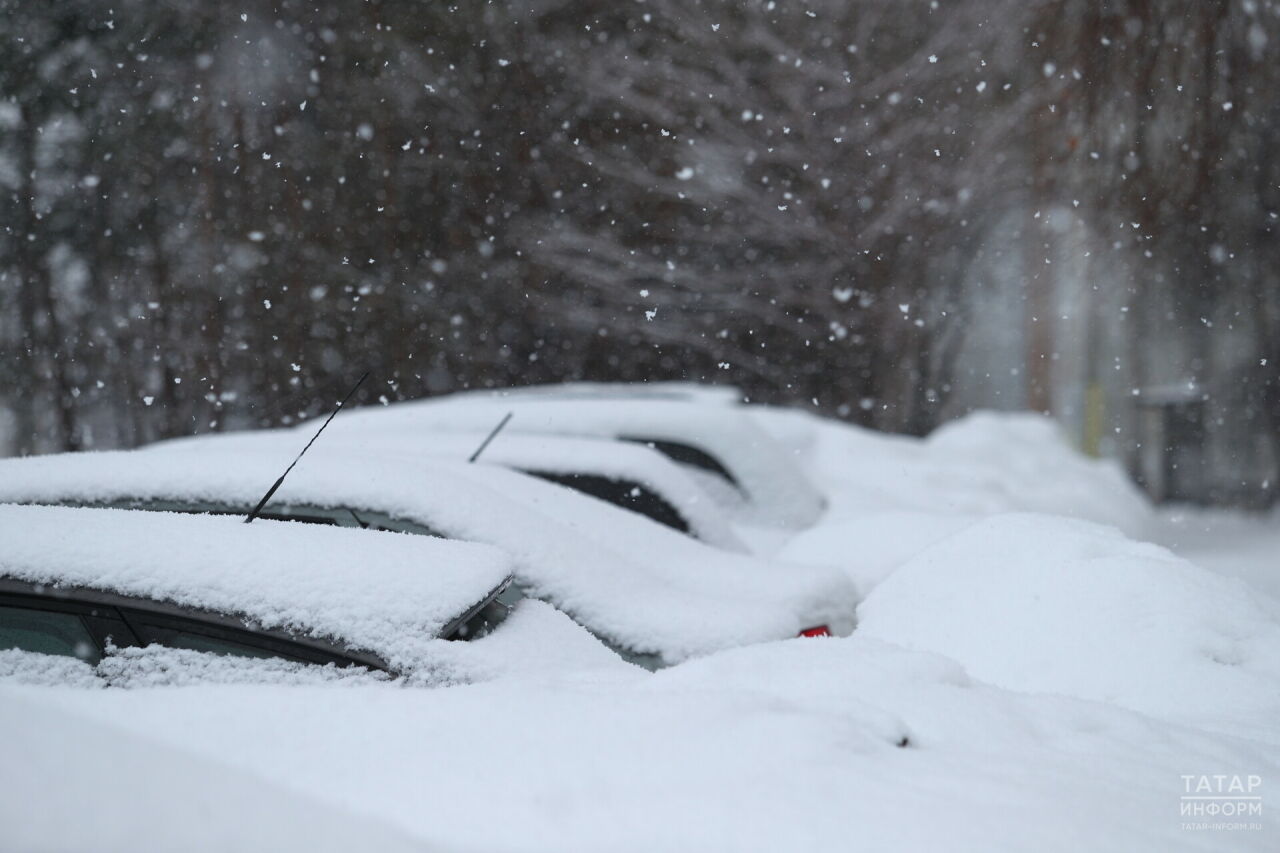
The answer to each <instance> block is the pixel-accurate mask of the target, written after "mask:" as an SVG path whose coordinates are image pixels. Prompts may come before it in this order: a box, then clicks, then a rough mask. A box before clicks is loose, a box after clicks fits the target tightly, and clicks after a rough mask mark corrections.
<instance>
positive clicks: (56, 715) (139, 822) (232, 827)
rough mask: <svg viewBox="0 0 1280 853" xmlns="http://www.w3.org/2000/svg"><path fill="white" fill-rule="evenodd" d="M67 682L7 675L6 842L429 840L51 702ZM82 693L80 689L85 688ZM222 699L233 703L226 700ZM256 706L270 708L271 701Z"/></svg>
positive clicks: (125, 845) (0, 704) (290, 846)
mask: <svg viewBox="0 0 1280 853" xmlns="http://www.w3.org/2000/svg"><path fill="white" fill-rule="evenodd" d="M97 692H99V693H101V692H105V691H97ZM70 693H71V691H66V690H63V691H33V690H31V689H26V690H22V689H15V688H11V687H5V686H3V685H0V732H3V733H4V760H3V761H0V849H4V850H6V851H41V853H82V851H86V850H95V851H102V853H115V852H116V851H119V853H140V851H148V852H149V851H170V850H181V851H184V853H200V851H210V853H225V851H228V850H237V851H245V853H250V851H262V853H267V851H271V852H272V853H279V851H308V853H322V851H335V853H337V851H351V850H378V851H387V853H392V851H396V853H399V851H406V852H407V851H419V853H420V851H422V850H423V849H424V845H422V843H421V842H418V841H415V840H413V839H411V838H410V837H409V836H407V835H406V834H405V833H403V832H399V831H397V830H396V829H394V828H393V827H391V826H390V825H389V822H388V821H385V820H384V821H379V820H377V819H374V818H370V817H367V816H365V815H363V814H359V813H358V810H356V809H353V807H352V806H350V805H349V804H347V803H341V802H334V801H322V800H319V799H314V798H308V797H306V796H304V795H302V794H299V793H298V792H297V788H298V786H297V785H296V784H294V783H293V782H292V781H290V780H279V779H278V777H277V781H274V782H268V781H266V780H265V779H264V778H263V777H262V776H260V775H258V774H255V773H253V772H247V771H245V770H243V769H235V768H233V767H232V766H230V765H231V764H232V763H234V759H232V761H224V760H223V758H222V756H218V755H216V754H209V753H206V754H205V755H203V756H198V755H195V754H193V751H190V750H187V749H185V748H183V747H182V746H180V747H173V746H164V745H162V744H159V743H156V742H155V740H154V739H152V738H150V737H148V736H147V733H146V732H138V733H131V732H129V731H127V730H126V729H125V728H123V727H121V726H117V725H112V724H109V723H101V722H94V721H91V720H89V719H86V717H85V716H83V715H80V714H73V713H68V712H67V711H63V710H59V709H57V708H55V707H53V703H51V702H50V701H48V700H49V699H50V698H51V697H53V696H56V695H63V696H64V697H68V698H69V696H70ZM75 694H76V698H77V699H79V698H82V697H83V696H84V695H85V691H76V692H75ZM218 707H219V708H220V709H221V710H222V711H229V710H235V709H233V708H229V707H228V706H227V705H226V704H225V703H219V705H218ZM254 711H255V712H256V713H267V714H269V713H270V709H269V708H266V707H258V708H256V709H254ZM331 735H332V733H330V737H329V738H326V740H332V737H331ZM184 746H185V745H184Z"/></svg>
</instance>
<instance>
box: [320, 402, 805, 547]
mask: <svg viewBox="0 0 1280 853" xmlns="http://www.w3.org/2000/svg"><path fill="white" fill-rule="evenodd" d="M507 412H512V413H514V414H513V417H512V419H511V421H510V423H509V424H508V425H507V427H506V431H507V432H510V433H550V434H554V435H564V436H588V437H608V438H617V437H626V438H637V439H645V440H649V441H669V442H678V443H681V444H686V445H689V446H692V447H695V448H698V449H700V450H702V451H704V452H706V453H708V454H710V455H711V456H712V457H714V458H715V459H717V460H718V461H719V462H720V464H722V465H723V466H724V467H725V468H726V469H727V470H728V471H729V472H730V473H731V474H732V475H733V477H734V479H735V480H736V481H737V485H738V487H739V489H740V490H741V492H742V493H744V494H745V496H746V498H747V501H746V502H745V504H741V506H742V508H743V510H744V511H746V512H747V513H748V515H747V518H748V519H749V520H750V521H751V522H752V523H756V524H765V525H775V526H781V527H786V528H800V527H804V526H807V525H809V524H812V523H813V522H814V521H815V520H816V519H817V518H818V516H819V515H820V514H821V513H822V509H823V505H824V503H823V498H822V494H821V493H820V492H819V491H818V490H817V489H815V488H814V486H813V484H812V483H810V482H809V481H808V480H807V479H806V478H805V477H804V476H803V474H801V473H800V471H799V470H798V469H797V467H796V465H795V461H794V459H793V458H791V457H790V456H789V455H788V454H787V453H786V452H785V451H784V450H783V448H781V447H780V446H779V445H778V444H777V443H776V442H775V441H774V440H773V439H772V438H771V437H770V436H769V435H768V434H767V433H766V432H765V431H764V430H761V429H760V428H759V427H757V426H756V424H755V423H754V422H753V421H752V419H751V417H750V416H749V415H748V414H746V412H745V410H743V409H740V408H738V407H732V406H726V405H721V404H716V403H710V404H703V403H697V402H691V401H687V400H685V401H672V400H663V399H652V398H644V399H624V398H619V399H610V400H601V399H592V398H585V399H577V398H575V399H560V400H557V399H548V398H546V397H545V396H539V395H532V394H513V395H510V396H506V397H503V396H491V395H485V396H473V395H458V396H456V397H445V398H441V399H438V400H427V401H417V402H410V403H397V404H395V405H392V406H387V407H383V408H376V407H366V408H363V409H357V410H355V411H351V412H344V413H343V414H341V415H339V416H338V417H337V418H335V419H334V421H333V424H332V425H331V426H330V427H329V429H330V430H331V431H333V432H334V433H335V434H339V433H346V434H349V435H352V436H355V437H359V436H367V435H368V434H369V433H371V432H376V431H380V430H393V431H405V430H408V431H414V432H425V431H437V432H449V431H454V432H458V431H462V432H468V433H474V432H481V433H485V432H488V431H489V430H490V429H492V428H493V427H494V426H496V425H497V424H498V423H499V422H500V421H501V420H502V418H503V417H504V416H505V415H506V414H507ZM315 426H316V424H314V423H309V424H303V425H302V426H301V427H299V429H301V430H304V431H307V430H313V429H315Z"/></svg>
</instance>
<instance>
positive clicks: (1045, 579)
mask: <svg viewBox="0 0 1280 853" xmlns="http://www.w3.org/2000/svg"><path fill="white" fill-rule="evenodd" d="M858 614H859V619H860V629H859V630H860V634H861V635H862V636H864V637H875V638H879V639H882V640H887V641H890V642H894V643H898V644H901V645H903V646H907V647H910V648H914V649H919V650H924V651H932V652H936V653H938V654H943V655H946V656H948V657H951V658H953V659H954V660H956V661H958V662H959V663H960V664H962V665H963V666H964V667H965V669H966V670H967V671H968V672H969V673H970V674H971V675H973V676H974V677H975V678H978V679H981V680H983V681H987V682H990V683H992V684H995V685H999V686H1001V687H1006V688H1010V689H1013V690H1018V691H1035V692H1045V693H1058V694H1063V695H1067V696H1075V697H1080V698H1084V699H1092V700H1098V701H1103V702H1109V703H1113V704H1116V705H1120V706H1122V707H1126V708H1130V709H1133V710H1136V711H1141V712H1143V713H1147V714H1150V715H1153V716H1157V717H1162V718H1165V719H1169V720H1174V721H1179V722H1186V723H1192V724H1197V725H1202V726H1206V727H1210V728H1214V729H1216V730H1219V731H1224V732H1229V733H1231V734H1234V735H1251V736H1254V737H1258V738H1262V739H1267V740H1274V741H1280V723H1277V722H1276V721H1278V720H1280V625H1278V624H1277V623H1276V622H1275V621H1274V620H1273V619H1271V618H1270V617H1269V616H1268V615H1267V614H1266V613H1265V612H1264V610H1263V609H1262V608H1260V607H1259V605H1258V604H1257V602H1256V601H1255V599H1254V598H1253V597H1252V596H1251V594H1250V593H1249V591H1248V590H1247V588H1246V587H1245V586H1244V585H1243V584H1241V583H1238V582H1235V581H1231V580H1229V579H1225V578H1222V577H1220V576H1218V575H1214V574H1211V573H1209V572H1207V571H1205V570H1203V569H1200V568H1198V567H1197V566H1194V565H1192V564H1191V563H1188V562H1186V561H1185V560H1182V559H1180V558H1178V557H1176V556H1174V555H1173V554H1171V553H1170V552H1168V551H1166V550H1165V549H1163V548H1160V547H1158V546H1155V545H1149V544H1142V543H1137V542H1133V541H1131V540H1128V539H1126V538H1125V537H1124V536H1123V535H1122V534H1121V533H1119V532H1118V531H1116V530H1114V529H1110V528H1105V527H1101V526H1098V525H1095V524H1091V523H1087V522H1081V521H1076V520H1070V519H1062V518H1055V517H1050V516H1042V515H1031V514H1012V515H1002V516H997V517H993V518H989V519H986V520H984V521H981V522H979V523H977V524H975V525H973V526H972V527H969V528H968V529H966V530H963V531H962V532H960V533H958V534H956V535H954V536H952V537H950V538H947V539H943V540H942V541H941V542H938V543H937V544H935V545H933V546H931V547H929V548H927V549H926V550H924V551H923V552H922V553H920V554H919V555H917V556H916V557H914V558H913V559H911V560H910V561H908V562H907V563H906V565H904V566H902V567H901V568H900V569H898V570H897V571H896V572H895V573H894V574H893V575H891V576H890V577H889V578H888V579H886V580H884V581H883V582H882V583H881V584H880V585H879V586H878V587H876V589H875V590H874V591H873V592H872V593H871V594H870V595H869V596H868V597H867V599H866V600H865V601H864V602H863V603H862V605H861V606H860V607H859V610H858Z"/></svg>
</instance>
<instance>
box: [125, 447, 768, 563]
mask: <svg viewBox="0 0 1280 853" xmlns="http://www.w3.org/2000/svg"><path fill="white" fill-rule="evenodd" d="M310 426H311V425H309V426H308V427H307V428H308V429H309V428H310ZM487 436H488V433H465V432H462V433H423V432H422V431H421V430H414V431H397V430H379V431H377V432H374V433H370V434H367V435H356V434H354V433H352V432H349V431H348V432H326V433H325V435H324V438H323V439H322V441H323V442H324V444H323V445H322V446H321V447H320V448H317V453H320V452H325V453H327V452H331V451H333V450H339V449H340V450H342V451H344V452H346V453H348V454H352V455H361V456H364V457H375V456H376V457H385V458H389V459H416V458H420V457H423V456H427V457H432V458H434V457H440V458H443V459H449V460H453V461H465V460H467V459H469V458H470V457H471V455H472V454H473V453H474V452H475V451H476V449H477V448H478V447H480V445H481V443H482V442H483V441H484V440H485V439H486V437H487ZM303 443H305V442H303V441H302V439H301V438H300V437H299V435H298V433H297V432H292V431H283V430H252V431H245V432H230V433H219V434H217V435H211V436H197V437H194V438H181V439H175V440H172V441H166V442H161V443H159V444H153V445H151V446H149V447H148V448H147V451H148V452H155V451H162V452H168V451H179V452H184V453H200V452H204V451H205V450H207V449H215V450H217V451H219V452H222V453H229V452H232V451H254V450H256V451H262V450H275V451H277V452H280V453H281V454H282V455H283V454H286V453H288V452H289V451H290V450H291V449H293V448H295V447H296V448H298V449H301V446H302V444H303ZM294 452H295V453H296V450H295V451H294ZM478 464H481V465H493V464H496V465H502V466H506V467H509V468H515V469H518V470H523V471H536V472H546V473H553V474H598V475H602V476H606V477H612V478H616V479H626V480H630V481H634V482H636V483H638V484H639V485H641V486H643V487H645V488H647V489H649V490H650V491H652V492H654V493H655V494H657V495H660V496H661V497H662V498H663V499H664V500H666V501H667V502H668V503H670V504H671V505H672V507H673V508H674V509H675V510H676V511H677V512H679V514H680V515H681V517H682V518H684V520H685V521H686V522H687V523H688V525H689V529H690V531H691V532H692V533H693V534H695V535H696V536H697V538H699V539H701V540H702V541H704V542H706V543H707V544H709V545H715V546H716V547H718V548H725V549H728V550H731V551H739V552H744V551H746V550H747V548H746V545H744V544H743V543H742V541H741V540H740V539H739V538H738V535H737V534H736V533H734V531H733V528H732V527H731V526H730V524H729V521H728V519H727V517H726V514H725V512H724V510H723V508H722V507H721V506H720V505H719V504H718V503H717V502H716V501H714V500H713V499H712V498H711V497H710V496H709V495H708V494H707V493H706V491H704V490H703V489H702V488H701V487H700V486H699V485H698V482H697V481H696V480H695V478H694V477H693V476H691V474H690V472H688V471H686V470H685V469H683V468H682V467H680V466H679V465H677V464H676V463H674V462H672V461H671V460H670V459H668V458H667V457H666V456H663V455H662V454H661V453H658V452H657V451H656V450H653V449H652V448H649V447H645V446H643V445H640V444H634V443H630V442H620V441H614V440H612V439H599V438H565V437H561V436H546V435H529V434H520V433H512V434H507V433H503V434H500V435H499V436H498V437H496V438H495V439H494V440H493V441H492V442H490V443H489V445H488V446H487V447H486V448H485V450H484V456H483V457H482V459H481V460H479V461H478Z"/></svg>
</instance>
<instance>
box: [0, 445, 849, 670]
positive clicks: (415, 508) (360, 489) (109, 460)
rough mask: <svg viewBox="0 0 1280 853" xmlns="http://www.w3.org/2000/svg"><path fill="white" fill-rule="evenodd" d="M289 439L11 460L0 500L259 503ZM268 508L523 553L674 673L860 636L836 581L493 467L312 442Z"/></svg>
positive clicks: (577, 605)
mask: <svg viewBox="0 0 1280 853" xmlns="http://www.w3.org/2000/svg"><path fill="white" fill-rule="evenodd" d="M281 435H282V439H281V443H280V449H279V450H276V451H266V450H262V449H258V450H254V451H249V450H245V449H243V448H241V449H235V448H233V447H231V446H227V449H226V450H225V451H224V450H222V449H219V448H220V445H219V444H218V443H217V442H212V441H210V442H208V443H207V444H204V445H197V444H194V443H192V444H190V445H188V448H189V449H190V448H195V449H194V450H192V452H176V451H169V452H158V451H113V452H103V453H77V454H60V455H54V456H35V457H26V458H22V459H9V460H2V461H0V500H3V501H14V502H33V503H37V502H38V503H67V502H78V503H107V502H114V501H121V500H133V499H142V500H173V501H190V502H199V503H204V504H214V505H234V506H239V507H244V506H252V505H253V504H255V503H256V502H257V500H258V498H259V497H260V496H261V494H262V492H263V491H264V490H265V488H266V486H267V485H270V482H271V481H272V480H273V479H274V477H275V476H276V475H277V472H278V471H280V470H281V469H282V468H283V466H284V464H285V463H287V461H288V460H289V459H291V458H292V456H293V454H294V452H296V449H297V448H296V445H297V441H296V439H297V434H296V433H289V432H283V433H282V434H281ZM289 439H293V440H289ZM273 502H274V503H278V504H288V505H293V506H300V505H310V506H320V507H326V506H327V507H342V508H352V509H366V510H372V511H376V512H379V513H382V514H384V515H386V516H390V517H392V518H397V519H401V520H404V521H408V522H414V523H417V524H420V525H425V526H427V527H429V528H431V529H433V530H436V531H440V532H442V533H444V534H445V535H447V536H450V537H453V538H458V539H470V540H475V541H478V542H485V543H488V544H491V545H497V546H499V547H501V548H503V549H504V550H505V551H507V552H508V553H510V554H511V555H512V556H513V558H514V564H513V565H514V571H515V574H516V576H517V578H518V579H519V580H520V582H521V583H523V584H524V585H525V586H526V587H527V588H528V589H529V590H530V592H531V593H532V594H533V595H535V596H537V597H541V598H545V599H546V600H548V601H550V602H552V603H553V604H555V605H556V606H557V607H559V608H560V609H562V610H564V611H565V612H567V613H569V614H570V615H571V616H573V617H574V618H575V619H577V620H578V621H579V622H581V623H582V624H584V625H586V626H587V627H589V628H591V629H592V630H593V631H595V632H596V633H597V634H599V635H601V636H603V637H605V638H607V639H609V640H610V641H612V642H615V643H616V644H618V645H620V646H623V647H625V648H627V649H628V650H630V651H633V652H637V653H649V654H657V655H660V656H661V657H662V658H663V659H664V660H666V661H668V662H675V661H679V660H682V659H684V658H687V657H690V656H693V655H697V654H702V653H706V652H710V651H714V650H717V649H721V648H726V647H731V646H736V645H741V644H744V643H749V642H757V641H761V640H771V639H781V638H784V637H789V636H794V635H795V633H796V632H797V631H798V630H800V629H803V628H806V627H809V626H811V625H815V624H830V625H831V626H832V628H833V629H835V630H840V629H841V627H845V628H847V627H851V625H852V618H853V610H854V607H855V605H856V592H855V590H854V588H853V587H852V585H851V584H850V582H849V581H848V580H847V579H846V578H845V577H844V575H843V574H842V573H841V572H839V571H837V570H835V569H830V568H820V567H810V566H798V565H784V564H777V563H769V562H765V561H762V560H758V559H755V558H751V557H747V556H744V555H740V554H733V553H728V552H725V551H721V550H719V549H716V548H712V547H710V546H707V545H704V544H702V543H700V542H698V541H696V540H694V539H691V538H689V537H688V536H685V535H683V534H681V533H677V532H676V531H674V530H671V529H670V528H667V527H663V526H662V525H660V524H657V523H655V522H653V521H650V520H649V519H647V518H644V517H643V516H640V515H638V514H636V513H632V512H628V511H626V510H622V509H619V508H618V507H615V506H613V505H611V504H607V503H605V502H603V501H599V500H596V499H594V498H591V497H587V496H586V495H582V494H579V493H578V492H574V491H572V490H570V489H567V488H564V487H562V486H559V485H556V484H553V483H547V482H544V481H542V480H538V479H535V478H533V477H529V476H526V475H524V474H520V473H518V472H515V471H510V470H507V469H505V468H501V467H498V466H486V465H478V464H477V465H467V464H465V463H460V462H446V461H444V460H439V459H436V460H429V459H425V458H424V459H403V458H399V457H394V458H392V457H383V456H378V455H377V454H373V453H365V454H354V453H349V452H347V451H346V450H344V449H341V448H335V447H326V448H323V450H322V448H321V447H320V446H319V445H317V447H316V448H315V449H314V450H313V451H312V452H311V453H310V454H308V455H307V456H306V457H304V458H303V460H302V462H301V463H299V465H298V466H297V468H296V469H294V471H293V472H292V473H291V474H290V475H289V478H288V479H287V480H286V481H285V483H284V485H283V486H282V487H281V489H280V491H279V492H278V493H277V495H276V498H275V499H274V501H273ZM269 508H270V504H269V505H268V509H269ZM311 532H313V531H312V530H311V529H309V528H308V529H306V530H305V531H304V533H303V535H305V534H306V533H311ZM353 532H354V533H357V534H359V533H360V531H353Z"/></svg>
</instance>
